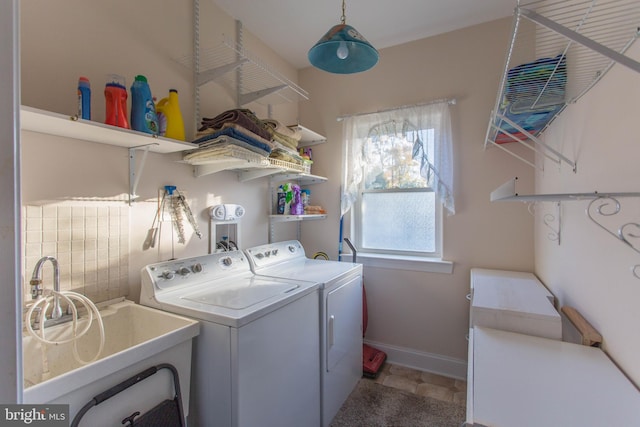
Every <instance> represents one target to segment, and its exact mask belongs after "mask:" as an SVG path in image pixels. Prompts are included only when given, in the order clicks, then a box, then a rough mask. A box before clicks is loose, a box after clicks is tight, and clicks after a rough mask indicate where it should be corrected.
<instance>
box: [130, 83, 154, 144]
mask: <svg viewBox="0 0 640 427" xmlns="http://www.w3.org/2000/svg"><path fill="white" fill-rule="evenodd" d="M131 129H133V130H137V131H140V132H145V133H150V134H153V135H157V134H158V116H157V115H156V106H155V104H154V102H153V98H152V97H151V89H149V84H148V83H147V78H146V77H145V76H141V75H139V76H136V77H135V79H134V81H133V85H131Z"/></svg>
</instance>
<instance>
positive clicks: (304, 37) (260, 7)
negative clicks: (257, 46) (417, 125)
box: [214, 0, 517, 68]
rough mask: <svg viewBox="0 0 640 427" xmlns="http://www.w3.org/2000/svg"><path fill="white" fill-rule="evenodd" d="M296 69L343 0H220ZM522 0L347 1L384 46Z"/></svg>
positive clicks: (358, 24)
mask: <svg viewBox="0 0 640 427" xmlns="http://www.w3.org/2000/svg"><path fill="white" fill-rule="evenodd" d="M214 2H215V3H216V4H217V5H218V6H219V7H220V8H222V9H223V10H224V11H225V12H227V13H228V14H229V15H231V16H232V17H233V18H235V19H237V20H239V21H241V22H242V26H243V28H244V29H245V30H247V31H249V32H251V33H252V34H254V35H255V36H257V37H258V38H259V39H260V40H262V41H263V42H264V43H266V44H267V45H268V46H270V47H271V48H272V49H273V50H274V51H275V52H277V53H278V54H279V55H280V56H281V57H282V58H284V59H285V60H286V61H287V62H289V63H290V64H291V65H293V66H294V67H296V68H304V67H308V66H309V65H310V64H309V60H308V59H307V52H308V50H309V48H311V46H313V45H314V44H315V43H316V42H317V41H318V40H319V39H320V37H322V36H323V35H324V34H325V33H326V32H327V31H328V30H329V28H331V27H332V26H334V25H336V24H338V23H340V16H341V15H342V2H341V1H340V0H330V1H326V0H324V1H322V0H214ZM516 4H517V1H516V0H387V1H385V0H347V2H346V13H345V15H346V23H347V24H349V25H351V26H352V27H354V28H355V29H356V30H358V32H360V34H362V35H363V36H364V37H365V38H366V39H367V40H368V41H369V43H371V44H372V45H373V46H374V47H376V48H377V49H382V48H385V47H390V46H395V45H398V44H402V43H406V42H409V41H413V40H418V39H422V38H425V37H429V36H433V35H436V34H442V33H445V32H448V31H452V30H456V29H460V28H464V27H468V26H470V25H475V24H480V23H483V22H487V21H492V20H494V19H498V18H503V17H506V16H511V15H513V10H514V8H515V6H516Z"/></svg>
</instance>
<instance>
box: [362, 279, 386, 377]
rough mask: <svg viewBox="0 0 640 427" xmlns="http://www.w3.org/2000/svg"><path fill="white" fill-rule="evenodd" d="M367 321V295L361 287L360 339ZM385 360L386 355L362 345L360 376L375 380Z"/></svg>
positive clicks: (365, 330)
mask: <svg viewBox="0 0 640 427" xmlns="http://www.w3.org/2000/svg"><path fill="white" fill-rule="evenodd" d="M368 321H369V312H368V310H367V293H366V292H365V290H364V284H363V285H362V337H363V338H364V334H365V332H367V323H368ZM385 360H387V354H386V353H385V352H384V351H382V350H378V349H377V348H373V347H371V346H370V345H367V344H362V375H363V376H365V377H367V378H377V376H378V374H379V373H380V370H381V368H382V365H383V363H384V361H385Z"/></svg>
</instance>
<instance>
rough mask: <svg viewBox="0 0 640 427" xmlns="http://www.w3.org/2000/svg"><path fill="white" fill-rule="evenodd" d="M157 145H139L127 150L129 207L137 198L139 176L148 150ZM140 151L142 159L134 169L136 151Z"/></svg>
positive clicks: (154, 143) (153, 143)
mask: <svg viewBox="0 0 640 427" xmlns="http://www.w3.org/2000/svg"><path fill="white" fill-rule="evenodd" d="M154 145H159V144H158V143H157V142H152V143H151V144H145V145H139V146H137V147H131V148H129V206H131V204H132V203H133V202H134V201H135V199H137V198H138V195H137V194H136V193H137V189H138V184H139V183H140V176H141V175H142V171H143V170H144V164H145V162H146V161H147V154H149V149H150V148H151V147H152V146H154ZM138 150H142V151H143V153H142V159H141V160H140V165H139V166H138V168H137V169H136V151H138Z"/></svg>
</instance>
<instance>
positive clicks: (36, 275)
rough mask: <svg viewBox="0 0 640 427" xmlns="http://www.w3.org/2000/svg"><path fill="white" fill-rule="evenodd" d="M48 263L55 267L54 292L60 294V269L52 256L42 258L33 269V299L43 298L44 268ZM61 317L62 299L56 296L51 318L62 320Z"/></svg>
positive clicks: (31, 282)
mask: <svg viewBox="0 0 640 427" xmlns="http://www.w3.org/2000/svg"><path fill="white" fill-rule="evenodd" d="M47 261H51V264H52V265H53V290H54V291H55V292H60V269H59V267H58V260H57V259H55V258H54V257H52V256H45V257H42V258H40V259H39V260H38V262H37V263H36V266H35V267H34V268H33V275H32V276H31V281H30V282H29V283H30V284H31V299H38V298H40V297H41V296H42V291H43V288H42V266H43V264H44V263H45V262H47ZM43 314H44V313H43ZM61 317H62V307H61V306H60V297H59V296H58V295H57V294H56V295H54V296H53V308H52V309H51V318H52V319H60V318H61Z"/></svg>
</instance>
